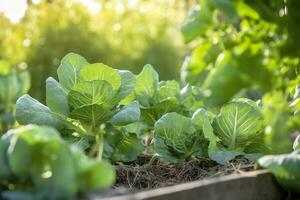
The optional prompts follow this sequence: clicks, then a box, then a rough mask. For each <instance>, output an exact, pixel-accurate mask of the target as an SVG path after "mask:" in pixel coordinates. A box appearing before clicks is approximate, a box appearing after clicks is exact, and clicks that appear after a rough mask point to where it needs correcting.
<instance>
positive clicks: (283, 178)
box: [258, 151, 300, 192]
mask: <svg viewBox="0 0 300 200" xmlns="http://www.w3.org/2000/svg"><path fill="white" fill-rule="evenodd" d="M258 164H259V165H260V166H261V167H263V168H266V169H268V170H269V171H270V172H271V173H272V174H274V176H275V178H276V179H277V181H278V182H279V183H280V184H281V185H282V186H284V187H286V188H288V189H292V190H294V191H296V192H300V189H299V188H300V172H299V167H300V152H299V151H295V152H293V153H291V154H282V155H269V156H264V157H261V158H260V159H259V160H258Z"/></svg>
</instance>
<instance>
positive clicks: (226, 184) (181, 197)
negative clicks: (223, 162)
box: [91, 170, 282, 200]
mask: <svg viewBox="0 0 300 200" xmlns="http://www.w3.org/2000/svg"><path fill="white" fill-rule="evenodd" d="M281 197H282V190H281V188H280V187H279V186H278V185H277V183H276V182H275V180H274V178H273V176H272V175H271V174H270V173H268V172H267V171H265V170H259V171H254V172H247V173H243V174H239V175H228V176H223V177H218V178H211V179H204V180H201V181H195V182H191V183H185V184H179V185H175V186H171V187H165V188H160V189H154V190H149V191H144V192H138V193H135V194H131V195H125V196H118V197H110V198H99V197H92V198H91V200H100V199H102V200H108V199H109V200H201V199H203V200H220V199H222V200H235V199H237V200H239V199H243V200H277V199H278V200H280V199H281Z"/></svg>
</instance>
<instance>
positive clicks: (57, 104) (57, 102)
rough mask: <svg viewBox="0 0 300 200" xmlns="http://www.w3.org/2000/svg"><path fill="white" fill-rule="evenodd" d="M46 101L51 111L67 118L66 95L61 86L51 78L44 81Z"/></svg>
mask: <svg viewBox="0 0 300 200" xmlns="http://www.w3.org/2000/svg"><path fill="white" fill-rule="evenodd" d="M46 101H47V106H48V107H49V108H50V109H51V111H53V112H56V113H59V114H62V115H64V116H68V114H69V105H68V99H67V94H66V92H65V90H64V89H63V88H62V86H61V85H60V84H59V83H58V82H57V81H56V80H55V79H53V78H51V77H50V78H48V79H47V80H46Z"/></svg>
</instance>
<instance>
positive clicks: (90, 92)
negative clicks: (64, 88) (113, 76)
mask: <svg viewBox="0 0 300 200" xmlns="http://www.w3.org/2000/svg"><path fill="white" fill-rule="evenodd" d="M112 98H113V89H112V87H111V85H110V84H109V83H108V82H107V81H103V80H97V81H83V82H79V83H77V84H76V85H75V86H74V87H73V90H71V91H70V92H69V94H68V102H69V104H70V105H71V106H72V107H73V108H75V109H76V108H79V107H81V106H87V105H92V104H98V105H101V104H103V105H105V106H108V105H110V103H111V100H112Z"/></svg>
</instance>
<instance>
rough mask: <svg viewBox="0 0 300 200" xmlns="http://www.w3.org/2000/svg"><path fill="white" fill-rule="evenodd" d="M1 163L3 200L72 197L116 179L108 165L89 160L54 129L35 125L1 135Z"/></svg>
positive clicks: (38, 199) (101, 186) (109, 183)
mask: <svg viewBox="0 0 300 200" xmlns="http://www.w3.org/2000/svg"><path fill="white" fill-rule="evenodd" d="M0 164H1V170H0V184H1V185H2V187H4V188H6V189H5V190H4V192H3V193H2V197H3V198H5V199H6V198H8V199H11V198H14V197H15V198H16V197H17V196H20V197H22V198H25V197H28V199H35V200H40V199H53V200H54V199H74V198H75V195H76V194H79V193H83V192H88V191H91V190H96V189H101V188H107V187H110V186H111V185H112V184H113V183H114V180H115V171H114V169H113V168H112V167H111V166H110V164H108V163H106V162H104V161H99V160H91V159H88V158H87V157H86V156H85V155H84V154H83V152H82V151H81V150H80V149H78V148H76V147H70V146H69V145H68V144H67V143H65V142H64V141H63V139H62V138H61V137H60V136H59V133H58V132H57V131H56V130H55V129H53V128H49V127H39V126H36V125H28V126H25V127H22V128H19V129H15V130H11V131H9V132H7V133H6V134H5V135H3V136H2V137H1V139H0ZM21 195H22V196H21Z"/></svg>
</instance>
